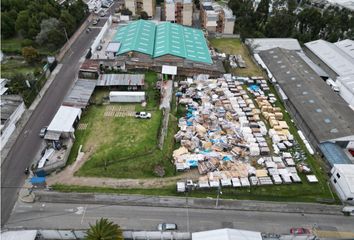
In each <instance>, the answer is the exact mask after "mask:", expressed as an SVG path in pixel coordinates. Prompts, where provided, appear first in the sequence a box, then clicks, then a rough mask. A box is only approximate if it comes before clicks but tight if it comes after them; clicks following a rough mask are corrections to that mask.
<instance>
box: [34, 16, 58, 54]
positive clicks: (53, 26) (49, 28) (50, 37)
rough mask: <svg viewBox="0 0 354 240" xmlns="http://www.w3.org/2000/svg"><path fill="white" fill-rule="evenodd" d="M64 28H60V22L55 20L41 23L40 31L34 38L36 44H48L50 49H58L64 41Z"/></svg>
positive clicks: (50, 19)
mask: <svg viewBox="0 0 354 240" xmlns="http://www.w3.org/2000/svg"><path fill="white" fill-rule="evenodd" d="M63 31H64V28H63V29H61V28H60V22H59V20H58V19H56V18H49V19H45V20H43V21H42V23H41V31H40V32H39V33H38V35H37V36H36V42H37V43H38V44H40V45H43V44H49V45H50V48H55V47H59V46H60V44H62V43H63V42H64V41H65V36H64V32H63Z"/></svg>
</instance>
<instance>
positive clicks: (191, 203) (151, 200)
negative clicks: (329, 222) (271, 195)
mask: <svg viewBox="0 0 354 240" xmlns="http://www.w3.org/2000/svg"><path fill="white" fill-rule="evenodd" d="M35 195H36V201H39V202H51V203H73V204H102V205H122V206H149V207H171V208H187V204H186V203H187V199H186V197H162V196H148V195H117V194H95V193H64V192H53V191H36V193H35ZM215 201H216V199H206V198H191V197H189V198H188V208H195V209H215V210H234V211H256V212H274V213H298V214H321V215H342V212H341V206H340V205H325V204H316V203H295V202H286V203H283V202H265V201H251V200H227V199H220V200H219V206H218V207H215Z"/></svg>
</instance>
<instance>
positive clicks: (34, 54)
mask: <svg viewBox="0 0 354 240" xmlns="http://www.w3.org/2000/svg"><path fill="white" fill-rule="evenodd" d="M22 56H23V57H24V58H25V60H26V62H28V63H34V62H35V61H36V60H37V59H38V56H39V54H38V51H37V49H35V48H34V47H24V48H22Z"/></svg>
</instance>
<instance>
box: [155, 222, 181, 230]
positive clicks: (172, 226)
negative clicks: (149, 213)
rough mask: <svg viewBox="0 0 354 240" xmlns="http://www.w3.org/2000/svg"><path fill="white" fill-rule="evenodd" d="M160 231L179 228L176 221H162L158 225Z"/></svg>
mask: <svg viewBox="0 0 354 240" xmlns="http://www.w3.org/2000/svg"><path fill="white" fill-rule="evenodd" d="M157 230H158V231H168V230H177V224H175V223H160V224H159V225H157Z"/></svg>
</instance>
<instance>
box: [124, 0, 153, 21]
mask: <svg viewBox="0 0 354 240" xmlns="http://www.w3.org/2000/svg"><path fill="white" fill-rule="evenodd" d="M124 2H125V7H126V8H127V9H129V10H130V11H131V12H132V14H133V16H134V15H139V13H140V12H142V11H145V12H146V13H147V14H148V15H149V17H153V16H155V12H156V0H125V1H124Z"/></svg>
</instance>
